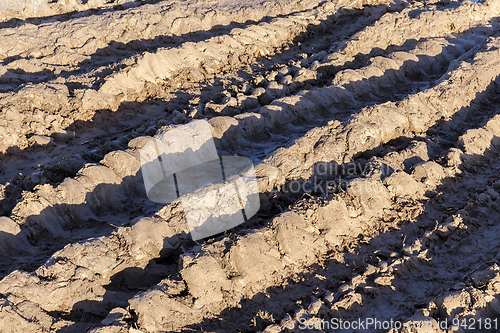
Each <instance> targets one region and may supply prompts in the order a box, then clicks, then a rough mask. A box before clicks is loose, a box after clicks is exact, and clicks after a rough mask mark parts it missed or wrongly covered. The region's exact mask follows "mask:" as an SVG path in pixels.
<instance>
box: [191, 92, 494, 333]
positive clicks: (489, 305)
mask: <svg viewBox="0 0 500 333" xmlns="http://www.w3.org/2000/svg"><path fill="white" fill-rule="evenodd" d="M499 88H500V86H498V84H493V83H492V84H491V85H490V86H489V88H488V90H487V91H486V92H482V93H478V94H477V97H476V99H475V100H474V101H473V103H472V105H471V106H470V107H466V108H462V109H461V110H460V111H458V112H457V113H456V114H455V116H453V117H451V119H448V120H442V121H439V122H438V123H437V124H436V125H434V126H433V127H432V128H431V129H430V132H432V133H433V135H436V132H439V131H440V129H441V128H443V125H444V123H447V124H448V125H449V126H454V125H456V131H455V132H454V133H452V136H453V137H454V138H457V139H458V137H459V136H460V135H463V134H464V133H465V132H466V131H467V130H469V129H471V128H474V127H473V126H471V125H477V124H478V123H479V124H480V126H483V125H484V124H485V122H486V120H488V119H490V118H492V117H493V116H494V115H495V114H498V113H499V104H498V100H495V98H496V97H494V96H496V94H497V93H498V91H499ZM489 97H491V98H492V101H489V102H487V103H488V104H489V103H495V104H496V108H494V106H491V108H490V109H489V111H488V112H487V113H482V112H480V111H477V110H478V107H479V110H483V109H482V108H481V104H482V103H484V102H485V101H488V98H489ZM471 112H472V113H473V112H475V113H476V115H475V116H476V118H473V117H474V114H472V113H471ZM469 117H470V118H469ZM467 118H469V120H474V121H473V122H464V119H467ZM412 139H413V140H415V139H418V140H424V138H412ZM409 141H410V139H409V138H406V139H402V140H400V141H399V143H396V142H394V141H393V142H392V143H391V144H388V143H386V144H382V145H381V146H380V147H377V148H376V149H373V150H372V151H371V152H364V153H361V154H360V155H359V156H362V157H359V160H358V159H355V161H354V162H353V164H348V165H337V164H336V163H335V164H333V165H332V168H331V169H330V170H335V172H334V174H336V175H349V174H351V175H352V176H354V177H356V175H359V176H363V170H365V161H366V160H365V158H366V159H368V158H370V157H372V156H378V157H383V156H384V155H386V154H387V153H389V152H392V151H393V150H392V149H393V148H394V146H395V145H396V146H397V147H399V149H404V148H405V147H406V146H407V145H408V144H409ZM387 145H390V146H391V149H387V147H385V146H387ZM443 152H444V149H443ZM485 156H486V157H487V158H485ZM499 156H500V137H497V136H494V137H493V139H492V141H491V143H490V146H489V147H487V148H486V150H485V151H484V153H482V154H480V155H477V154H472V155H464V156H463V158H462V159H463V161H464V163H463V164H462V165H461V166H460V168H461V169H462V170H463V171H465V174H467V172H472V173H478V171H477V170H478V169H477V168H478V167H480V168H481V169H482V170H484V167H485V166H486V165H488V164H494V163H497V162H498V158H499ZM410 159H413V157H409V158H408V160H407V161H405V163H404V164H405V165H406V164H408V165H412V164H414V162H415V160H410ZM436 160H438V161H440V158H439V157H437V158H436ZM406 162H407V163H406ZM320 168H321V169H322V170H325V169H324V168H325V166H324V165H323V166H320ZM349 170H350V171H349ZM387 171H389V173H390V171H391V169H390V167H387ZM408 171H409V170H408ZM323 175H324V174H323V173H322V174H321V176H323ZM466 178H467V177H463V175H462V176H456V177H447V178H445V179H443V180H442V183H441V185H439V186H438V187H437V188H436V189H435V190H432V191H428V192H426V193H425V197H423V198H422V199H420V200H419V201H420V203H421V207H422V208H421V210H420V211H418V214H417V215H415V214H414V213H413V212H411V213H408V212H406V211H404V209H403V208H401V207H404V206H405V202H406V201H405V200H407V199H404V198H402V197H398V199H397V200H398V201H397V202H398V203H399V204H400V206H399V207H400V208H398V209H397V213H398V214H402V215H400V217H399V220H400V221H401V222H399V223H398V224H397V226H395V227H392V226H391V227H390V228H387V227H385V226H384V223H387V222H391V221H393V219H394V218H393V217H391V216H388V217H387V216H384V217H381V218H380V219H381V220H382V223H381V224H379V225H377V224H374V225H373V227H372V228H374V229H375V230H377V232H376V233H377V235H376V236H375V237H373V238H371V239H365V236H364V235H363V234H359V235H358V237H357V238H358V239H356V240H355V237H354V236H353V237H351V239H345V240H344V241H343V242H342V245H341V246H339V247H336V248H332V250H331V251H330V252H328V253H327V254H325V256H324V258H320V261H321V264H314V265H312V266H307V267H301V269H300V270H299V272H293V270H292V274H290V276H289V277H287V278H285V279H284V281H283V282H282V283H280V285H279V286H273V287H268V288H266V289H265V291H263V292H260V293H257V294H256V295H254V296H253V297H252V298H249V299H242V300H241V301H239V304H238V307H235V308H227V309H225V310H223V311H222V312H221V313H220V314H219V315H217V316H215V317H211V318H207V319H205V320H202V321H201V322H199V323H196V324H190V325H187V326H186V327H185V328H184V329H183V330H182V331H183V332H192V331H202V330H206V331H216V332H221V333H224V332H234V331H239V332H258V331H262V330H263V329H265V328H266V327H267V326H269V325H272V324H279V322H280V320H281V319H283V318H285V317H286V316H287V315H290V316H291V317H292V318H294V316H295V313H296V311H298V310H299V309H300V308H301V307H304V308H305V309H307V307H308V306H309V305H310V304H312V303H313V302H314V301H315V300H316V299H317V298H324V297H325V292H326V291H331V292H332V293H333V295H334V298H333V302H336V301H340V300H342V297H344V296H346V295H345V294H346V293H348V292H349V291H347V292H341V291H340V290H339V287H341V286H342V285H344V284H345V283H349V282H351V280H352V279H353V278H354V277H355V276H357V275H358V274H363V273H364V272H366V271H367V268H368V267H369V266H370V265H372V266H377V265H380V264H381V263H382V262H384V261H385V262H387V264H388V265H390V264H391V263H394V262H396V260H398V259H400V258H402V257H404V256H408V254H407V253H406V252H405V251H408V250H405V249H404V247H405V245H408V244H412V243H413V241H415V240H416V239H425V237H424V235H425V234H426V232H429V231H433V230H436V229H438V228H440V227H442V225H443V224H444V223H446V222H447V221H449V218H450V217H451V216H453V215H454V214H460V212H459V211H462V209H463V208H465V207H466V205H467V203H468V201H467V200H469V199H468V198H459V196H458V195H457V197H458V198H457V197H454V196H453V195H452V194H453V193H455V192H456V191H463V188H462V187H464V186H469V187H470V186H471V185H470V184H469V185H466V184H465V181H466ZM496 179H498V177H497V178H496ZM486 184H488V180H486V179H484V180H482V182H478V183H475V184H474V185H472V186H482V185H486ZM490 185H491V184H490ZM307 193H311V194H313V195H314V194H315V193H314V192H307ZM446 194H448V195H450V194H451V196H447V195H446ZM318 195H320V196H321V194H318ZM329 198H330V199H331V198H332V197H331V196H330V197H329ZM446 200H448V202H446ZM442 207H451V209H443V208H442ZM400 209H401V210H400ZM469 213H470V217H471V218H472V221H476V222H472V223H467V227H468V230H469V231H468V234H469V235H474V234H478V233H482V232H485V233H488V229H486V230H478V229H480V228H488V227H491V228H495V227H496V226H497V225H498V223H497V222H498V216H495V215H492V216H488V215H485V214H484V213H481V210H480V209H477V210H474V209H473V210H471V211H470V212H469ZM497 213H498V211H497ZM481 218H482V219H484V220H482V221H479V222H477V219H481ZM331 228H333V229H334V228H335V226H331ZM320 231H321V232H323V231H326V230H320ZM463 232H464V231H462V230H461V229H457V230H456V231H455V232H454V234H453V235H455V237H451V236H452V235H451V236H450V235H441V233H439V232H438V233H437V235H438V236H437V237H436V239H434V240H427V241H428V242H430V243H426V244H424V245H425V247H426V248H428V249H430V251H431V253H432V257H431V258H430V259H429V260H427V262H420V264H419V265H418V266H415V265H414V264H413V265H412V264H409V263H408V262H402V263H399V264H398V263H396V265H395V272H396V271H397V273H393V274H394V277H393V279H392V280H391V283H390V284H389V286H385V287H384V286H382V287H380V286H379V288H382V290H383V291H381V292H382V293H383V296H379V297H378V298H377V297H376V296H374V294H373V293H371V292H370V290H369V289H364V288H365V287H364V286H366V285H368V286H372V285H376V284H375V282H374V279H375V278H376V277H378V276H379V275H378V276H377V275H368V276H367V280H366V282H365V283H363V284H361V285H359V286H357V287H356V288H355V290H353V292H355V293H357V294H360V295H361V296H362V303H361V304H360V303H359V302H354V303H352V305H351V306H350V307H349V308H347V309H344V308H342V307H340V308H338V309H336V310H334V311H330V312H329V313H324V312H323V314H322V318H325V320H327V321H329V320H330V319H332V318H337V319H339V318H340V319H342V320H357V319H358V318H360V316H363V317H364V318H370V317H371V318H377V319H378V320H380V321H383V320H391V319H393V320H394V321H396V320H399V321H402V322H405V321H406V320H408V318H410V317H412V316H413V315H415V314H417V313H418V311H419V309H422V308H426V307H427V306H428V304H429V302H431V301H435V300H436V299H437V298H438V297H440V296H442V295H443V294H445V293H447V292H450V293H452V292H453V291H454V289H453V287H454V285H455V284H456V283H459V282H467V283H469V284H472V285H474V284H476V285H477V283H476V282H474V281H473V280H472V279H471V275H472V273H474V272H475V271H479V270H482V269H486V268H488V267H489V266H491V265H493V264H494V263H497V264H500V262H498V260H495V259H493V258H495V257H497V258H498V252H499V247H498V245H496V246H493V247H491V248H486V247H483V248H482V250H484V251H485V252H484V253H483V254H482V255H481V258H483V260H484V261H483V262H482V263H480V264H479V265H478V264H477V258H475V257H474V258H472V259H464V258H469V255H468V254H467V251H475V248H474V247H471V246H472V245H471V244H468V243H464V244H463V245H464V247H462V246H461V245H462V244H461V242H460V240H459V239H461V238H463V236H464V234H463ZM495 232H497V233H500V230H498V228H496V229H495ZM320 237H321V235H320ZM477 237H478V238H480V237H481V236H477ZM360 240H361V241H360ZM467 246H468V249H467ZM375 250H376V251H375ZM337 252H338V254H336V253H337ZM440 256H441V257H440ZM442 256H457V258H461V259H460V260H461V262H462V264H461V265H453V264H450V265H449V266H448V267H446V274H444V272H442V271H443V269H441V270H439V272H440V273H443V275H441V274H439V275H435V274H434V273H432V271H433V270H434V271H436V267H438V268H439V267H441V266H439V265H441V264H442V262H440V261H439V260H440V259H441V260H443V257H442ZM458 256H459V257H458ZM457 260H458V259H457ZM464 262H466V263H467V265H464V264H463V263H464ZM431 268H432V269H431ZM464 269H465V270H464ZM276 274H277V275H279V272H278V273H276ZM428 274H431V275H430V276H428ZM464 274H465V275H464ZM422 281H433V283H427V284H425V286H424V287H422V285H421V282H422ZM436 285H439V286H441V287H440V288H436V287H435V286H436ZM476 287H477V288H479V289H482V288H484V287H485V286H484V285H483V286H476ZM391 288H392V289H391ZM407 290H408V291H407ZM409 290H412V291H415V290H418V293H415V292H414V293H413V294H412V295H411V298H412V302H413V303H414V306H405V305H404V304H403V303H402V302H401V301H400V295H407V294H408V292H409ZM347 297H349V296H348V295H347ZM374 298H375V299H376V300H375V301H374V302H373V303H372V300H373V299H374ZM498 301H500V297H499V296H496V297H495V298H494V299H493V300H490V301H487V302H486V303H485V304H482V305H481V306H478V307H477V311H478V312H479V313H481V316H482V317H483V318H486V317H489V318H491V319H494V318H497V319H500V316H499V315H498V313H497V314H495V313H494V312H492V309H494V307H495V306H497V305H496V304H497V303H496V302H498ZM374 303H375V304H374ZM325 305H327V306H328V305H329V304H328V303H326V304H325ZM370 306H373V308H370ZM361 308H363V309H365V311H364V312H363V313H360V312H359V310H360V309H361ZM376 309H378V310H380V309H383V313H380V312H376V311H377V310H376ZM461 310H464V309H463V308H460V307H457V308H456V309H455V310H454V312H453V313H454V314H456V313H457V311H458V312H460V311H461ZM320 311H323V310H320ZM431 316H432V317H433V318H434V319H436V320H439V321H443V320H445V318H446V316H445V315H444V314H443V313H439V312H435V313H433V314H432V315H431ZM311 317H313V316H312V315H309V316H308V315H307V314H303V315H302V318H311ZM476 319H477V318H476ZM451 325H452V322H451V321H448V327H450V326H451ZM316 328H317V327H316ZM323 328H324V327H323ZM477 329H478V328H477V327H476V330H477ZM291 331H292V330H291ZM321 331H327V332H332V331H334V330H329V329H325V330H321ZM338 331H339V332H351V331H352V330H344V331H341V330H338ZM361 331H362V330H361ZM486 331H488V330H486ZM335 332H337V330H335Z"/></svg>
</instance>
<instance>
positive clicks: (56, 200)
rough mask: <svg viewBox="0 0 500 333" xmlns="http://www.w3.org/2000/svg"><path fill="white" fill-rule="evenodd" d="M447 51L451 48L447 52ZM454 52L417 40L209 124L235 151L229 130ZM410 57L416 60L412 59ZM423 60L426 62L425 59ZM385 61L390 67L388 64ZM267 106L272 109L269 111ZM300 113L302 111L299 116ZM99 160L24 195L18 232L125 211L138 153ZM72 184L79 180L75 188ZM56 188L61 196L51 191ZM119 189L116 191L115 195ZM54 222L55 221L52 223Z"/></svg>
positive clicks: (55, 229) (310, 108) (398, 80)
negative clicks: (325, 81)
mask: <svg viewBox="0 0 500 333" xmlns="http://www.w3.org/2000/svg"><path fill="white" fill-rule="evenodd" d="M473 37H476V38H480V37H478V36H472V37H471V36H468V37H467V38H462V39H458V41H461V43H460V44H458V45H462V46H463V47H464V48H465V50H462V52H465V51H466V50H467V49H470V48H471V47H472V46H471V44H472V43H469V42H468V41H469V40H471V39H472V40H473V41H474V40H477V39H474V38H473ZM483 39H484V37H483ZM464 45H465V46H464ZM448 49H449V50H450V51H451V52H449V51H448ZM453 51H456V52H455V54H454V56H455V58H456V57H458V56H459V55H460V54H461V53H457V52H458V51H457V48H456V44H455V45H454V44H450V43H448V42H446V40H434V41H431V42H425V43H421V44H418V45H417V46H416V48H415V49H413V50H411V51H410V53H402V52H398V53H397V55H398V56H399V59H401V58H404V59H408V58H409V59H411V60H410V61H406V62H404V61H399V65H400V67H399V68H396V67H397V66H398V63H397V62H396V61H394V60H392V59H396V60H399V59H398V58H396V57H395V56H394V55H389V57H387V58H382V57H378V58H375V59H374V61H373V62H372V64H371V65H369V66H368V67H366V68H362V69H360V70H358V71H350V72H349V73H347V74H346V73H344V72H343V73H339V75H337V77H336V78H335V80H334V81H336V82H340V83H339V85H340V87H339V86H337V87H335V86H334V87H327V88H321V89H317V90H313V91H310V92H304V93H303V94H302V95H299V96H293V97H286V98H283V99H278V100H276V101H275V102H273V103H272V104H271V106H270V107H266V108H264V110H261V112H260V113H259V114H257V113H255V114H243V115H241V116H236V117H235V118H228V117H227V118H223V117H216V118H213V119H211V120H210V123H211V124H212V126H213V128H214V134H215V137H216V138H220V139H221V142H222V144H221V146H222V147H223V148H226V149H227V148H233V149H234V148H235V147H238V149H240V148H241V145H242V140H235V139H238V138H235V137H234V133H246V135H247V136H249V135H252V133H255V132H257V131H258V132H263V131H262V126H266V133H272V127H273V125H275V126H277V125H278V124H280V123H290V122H291V121H292V120H293V119H294V118H302V117H303V118H306V119H307V118H317V115H316V113H318V112H319V110H321V109H332V107H335V106H337V105H336V104H333V103H330V104H328V102H327V101H328V100H327V99H325V98H323V97H324V96H328V97H329V100H330V101H332V100H333V101H334V103H335V101H337V102H338V101H339V100H341V99H344V100H348V101H349V100H351V101H352V103H350V105H349V103H346V104H347V105H349V106H350V107H352V105H353V104H354V105H355V104H356V102H355V101H354V99H353V98H352V94H351V93H350V92H348V90H351V89H352V92H353V93H354V94H355V93H356V91H358V92H359V91H366V89H369V87H375V86H376V85H377V83H378V81H379V80H380V81H381V82H382V84H384V83H385V88H387V87H388V86H392V87H395V86H396V85H401V84H402V83H408V82H407V79H406V77H405V75H407V76H410V77H412V76H416V75H417V74H419V73H425V72H427V73H431V72H432V73H435V72H436V70H437V69H436V68H441V67H442V68H446V66H447V64H449V62H450V61H451V60H452V59H453V58H454V57H453V55H452V52H453ZM419 57H420V58H423V60H422V61H418V59H419ZM414 59H416V60H417V61H418V62H416V63H415V60H414ZM428 59H430V60H429V61H426V60H428ZM387 63H389V66H387ZM390 65H393V66H392V68H391V67H390ZM443 65H444V66H443ZM425 66H427V68H425ZM381 67H382V68H381ZM388 67H389V68H388ZM422 67H423V68H422ZM389 69H392V70H394V72H393V74H394V75H393V76H392V77H390V78H388V79H385V80H384V78H383V76H380V77H376V76H374V77H368V76H367V74H368V75H373V73H376V74H378V73H382V74H383V72H384V70H389ZM352 77H354V78H355V79H357V80H356V81H354V82H350V81H348V79H349V78H352ZM387 81H388V82H387ZM391 81H392V82H391ZM379 84H380V83H379ZM407 85H408V84H407ZM346 87H347V88H346ZM353 88H354V89H353ZM409 88H410V87H406V89H409ZM337 91H338V92H340V94H339V93H337V94H336V96H335V95H334V94H332V92H337ZM373 91H375V90H373ZM339 95H340V96H339ZM319 100H322V101H323V105H319V104H315V102H316V103H317V101H319ZM337 104H338V103H337ZM318 109H319V110H318ZM269 110H271V111H273V112H274V113H270V112H269ZM266 111H267V112H266ZM305 112H310V114H309V115H307V114H306V115H304V114H305ZM300 113H302V115H301V114H300ZM280 116H281V117H283V116H285V117H288V118H287V119H286V121H283V119H281V120H280V119H276V118H279V117H280ZM301 116H302V117H301ZM269 118H270V119H269ZM273 118H275V119H273ZM273 120H274V121H273ZM263 124H265V125H263ZM230 126H233V129H232V132H231V133H229V134H233V137H229V138H228V132H227V131H225V132H224V130H226V129H227V128H229V127H230ZM237 131H238V132H237ZM221 133H223V135H221ZM247 139H248V137H247ZM134 144H135V143H132V145H134ZM252 146H254V147H255V146H256V144H255V142H252ZM263 148H266V147H263ZM267 149H269V148H267ZM230 150H231V149H229V151H230ZM120 159H123V161H122V162H121V163H120V162H118V161H119V160H120ZM103 161H104V164H105V165H107V166H111V167H112V169H114V171H113V170H109V169H108V168H107V167H104V166H102V165H100V166H99V165H89V166H87V167H86V168H84V169H82V170H80V172H79V173H80V175H82V176H79V177H77V178H75V179H72V180H66V181H65V182H64V183H63V184H61V185H59V186H57V187H53V186H51V185H48V184H46V185H43V186H39V187H38V188H37V190H36V191H35V192H34V193H25V194H24V197H23V200H22V201H21V202H19V203H18V204H17V205H16V206H15V207H14V208H13V214H12V216H11V218H12V219H13V220H15V221H16V222H17V223H18V224H19V225H22V227H23V233H25V234H27V235H28V236H29V237H31V238H32V239H33V237H35V235H38V234H40V233H41V234H43V232H45V231H49V232H50V233H51V234H52V235H54V236H63V235H64V234H65V232H64V231H63V229H64V228H73V227H74V226H77V225H80V224H81V223H82V221H85V220H87V221H88V220H89V219H96V218H97V217H96V215H95V214H99V212H102V211H104V210H106V209H111V210H112V211H115V212H117V211H126V208H125V206H126V202H127V201H134V200H136V199H137V197H136V196H137V194H138V193H140V194H142V193H141V191H140V189H139V188H140V187H141V185H140V180H139V178H140V177H139V176H137V173H138V170H139V162H138V156H137V151H133V150H130V151H129V152H127V151H125V152H124V151H116V152H113V153H110V154H108V155H106V157H105V158H104V160H103ZM120 164H125V165H128V168H127V169H126V170H123V167H122V166H121V165H120ZM264 170H267V168H265V167H264ZM115 171H116V172H115ZM89 179H90V180H89ZM130 179H134V180H130ZM70 183H71V184H73V185H72V187H71V186H70V187H71V190H69V188H70V187H68V186H69V185H68V184H70ZM82 183H83V186H82ZM130 183H133V186H132V190H130V188H131V187H130ZM75 184H78V186H77V185H75ZM279 185H282V184H279ZM98 186H101V187H104V188H108V190H99V191H97V190H96V188H97V187H98ZM273 186H274V185H273ZM268 190H269V189H268ZM68 191H69V192H70V193H71V192H75V193H76V192H79V194H78V195H77V197H78V198H79V199H78V200H76V199H75V200H73V198H72V199H70V200H68V198H70V197H72V195H71V194H67V193H66V192H68ZM60 192H61V193H64V194H59V195H55V194H54V193H60ZM96 192H98V193H96ZM118 193H121V194H120V195H118ZM111 194H113V195H111ZM108 195H111V197H113V198H117V199H116V200H115V199H113V200H111V201H110V200H108V199H107V198H106V196H108ZM85 202H90V203H89V204H88V205H87V206H88V207H85V209H86V210H87V213H88V214H90V215H88V216H87V217H86V219H83V218H76V217H78V216H80V215H82V212H81V211H82V210H84V209H83V208H82V207H80V206H79V205H84V204H85ZM35 203H36V204H35ZM54 207H55V208H54ZM55 221H58V222H57V223H56V222H55Z"/></svg>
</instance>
